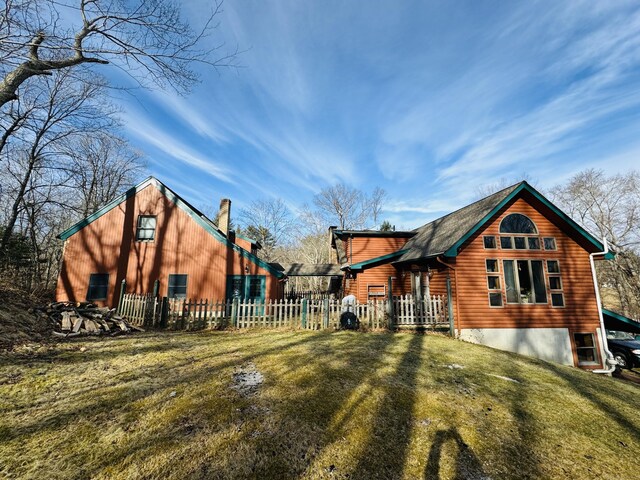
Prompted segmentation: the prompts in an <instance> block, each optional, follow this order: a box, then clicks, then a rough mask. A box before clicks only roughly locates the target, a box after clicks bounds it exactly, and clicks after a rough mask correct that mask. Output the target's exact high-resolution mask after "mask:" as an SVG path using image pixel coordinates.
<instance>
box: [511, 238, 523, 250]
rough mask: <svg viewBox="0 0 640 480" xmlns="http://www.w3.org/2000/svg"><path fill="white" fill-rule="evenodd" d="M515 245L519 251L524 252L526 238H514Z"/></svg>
mask: <svg viewBox="0 0 640 480" xmlns="http://www.w3.org/2000/svg"><path fill="white" fill-rule="evenodd" d="M513 243H514V244H515V247H516V249H518V250H524V249H525V248H526V247H525V245H526V244H525V242H524V237H513Z"/></svg>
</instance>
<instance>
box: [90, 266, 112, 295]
mask: <svg viewBox="0 0 640 480" xmlns="http://www.w3.org/2000/svg"><path fill="white" fill-rule="evenodd" d="M108 289H109V274H108V273H92V274H91V275H90V276H89V288H88V289H87V300H88V301H92V300H106V299H107V291H108Z"/></svg>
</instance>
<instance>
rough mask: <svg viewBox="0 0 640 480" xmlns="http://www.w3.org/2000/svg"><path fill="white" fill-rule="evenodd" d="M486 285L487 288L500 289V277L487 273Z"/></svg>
mask: <svg viewBox="0 0 640 480" xmlns="http://www.w3.org/2000/svg"><path fill="white" fill-rule="evenodd" d="M487 286H488V287H489V290H499V289H500V277H498V276H494V275H489V276H488V277H487Z"/></svg>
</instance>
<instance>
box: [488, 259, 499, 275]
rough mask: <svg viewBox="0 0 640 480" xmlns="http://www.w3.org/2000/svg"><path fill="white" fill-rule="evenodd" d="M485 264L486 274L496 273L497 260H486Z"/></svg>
mask: <svg viewBox="0 0 640 480" xmlns="http://www.w3.org/2000/svg"><path fill="white" fill-rule="evenodd" d="M486 262H487V272H497V271H498V260H492V259H488V260H487V261H486Z"/></svg>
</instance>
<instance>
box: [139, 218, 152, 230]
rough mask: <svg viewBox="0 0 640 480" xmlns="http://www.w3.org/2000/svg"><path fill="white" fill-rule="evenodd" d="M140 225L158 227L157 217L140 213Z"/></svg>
mask: <svg viewBox="0 0 640 480" xmlns="http://www.w3.org/2000/svg"><path fill="white" fill-rule="evenodd" d="M138 226H139V227H142V228H156V217H149V216H143V215H140V216H139V217H138Z"/></svg>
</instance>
